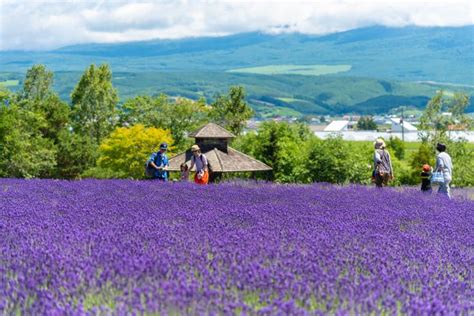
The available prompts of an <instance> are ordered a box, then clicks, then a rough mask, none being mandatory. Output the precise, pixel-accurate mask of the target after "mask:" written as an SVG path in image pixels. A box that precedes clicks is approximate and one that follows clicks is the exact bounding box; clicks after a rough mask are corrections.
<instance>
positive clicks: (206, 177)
mask: <svg viewBox="0 0 474 316" xmlns="http://www.w3.org/2000/svg"><path fill="white" fill-rule="evenodd" d="M194 183H197V184H208V183H209V171H204V175H203V176H202V178H201V179H198V174H197V172H196V174H195V175H194Z"/></svg>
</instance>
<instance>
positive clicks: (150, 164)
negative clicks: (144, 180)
mask: <svg viewBox="0 0 474 316" xmlns="http://www.w3.org/2000/svg"><path fill="white" fill-rule="evenodd" d="M167 150H168V144H166V143H162V144H161V145H160V150H159V151H157V152H156V153H153V154H151V156H150V158H149V159H148V161H147V168H146V174H147V176H148V177H150V178H152V179H156V180H161V181H168V171H167V169H168V167H169V162H168V157H167V156H166V151H167Z"/></svg>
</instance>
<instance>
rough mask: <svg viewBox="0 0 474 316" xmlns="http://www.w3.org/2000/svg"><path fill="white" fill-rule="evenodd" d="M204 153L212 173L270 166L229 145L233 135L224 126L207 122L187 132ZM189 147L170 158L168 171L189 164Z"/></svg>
mask: <svg viewBox="0 0 474 316" xmlns="http://www.w3.org/2000/svg"><path fill="white" fill-rule="evenodd" d="M189 136H190V137H194V138H195V140H196V144H197V145H198V146H199V147H200V148H201V152H202V153H203V154H205V155H206V157H207V159H208V161H209V163H210V165H211V166H212V170H213V172H214V173H225V172H254V171H269V170H272V168H271V167H269V166H268V165H266V164H264V163H263V162H261V161H259V160H257V159H254V158H252V157H250V156H248V155H246V154H244V153H241V152H240V151H238V150H235V149H233V148H232V147H230V146H229V141H230V140H231V139H232V138H234V137H235V135H234V134H232V133H231V132H229V131H228V130H226V129H225V128H223V127H221V126H219V125H217V124H214V123H209V124H206V125H204V126H203V127H201V128H199V129H198V130H196V131H194V132H193V133H191V134H189ZM191 156H192V153H191V149H188V150H187V151H185V152H183V153H181V154H178V155H176V156H174V157H173V158H170V160H169V164H170V166H169V168H168V170H169V171H180V165H181V164H182V163H183V162H186V164H188V166H189V165H190V164H191Z"/></svg>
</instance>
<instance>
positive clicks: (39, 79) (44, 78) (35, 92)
mask: <svg viewBox="0 0 474 316" xmlns="http://www.w3.org/2000/svg"><path fill="white" fill-rule="evenodd" d="M52 84H53V72H52V71H49V70H48V69H47V68H46V67H45V66H44V65H34V66H33V67H31V68H30V69H28V71H27V72H26V77H25V82H24V84H23V90H22V91H21V93H20V94H21V98H22V99H27V100H36V101H38V100H44V99H45V98H47V97H48V96H49V95H50V94H51V93H52V91H51V86H52Z"/></svg>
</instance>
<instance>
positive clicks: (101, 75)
mask: <svg viewBox="0 0 474 316" xmlns="http://www.w3.org/2000/svg"><path fill="white" fill-rule="evenodd" d="M71 99H72V121H73V127H74V130H75V131H76V132H78V133H79V134H81V135H84V136H85V135H87V136H88V137H90V138H91V139H93V140H94V142H95V143H96V144H100V142H101V141H102V139H104V138H105V137H106V136H107V135H109V133H110V132H111V131H112V130H113V129H114V127H115V124H116V121H117V117H116V116H117V115H116V113H115V112H116V111H115V110H116V105H117V102H118V95H117V90H116V89H115V88H114V87H113V85H112V72H111V70H110V67H109V66H108V65H100V66H99V67H96V66H95V65H90V66H89V67H88V68H87V69H86V71H85V72H84V74H83V75H82V77H81V79H80V81H79V83H78V84H77V85H76V87H75V88H74V91H73V92H72V94H71Z"/></svg>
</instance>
